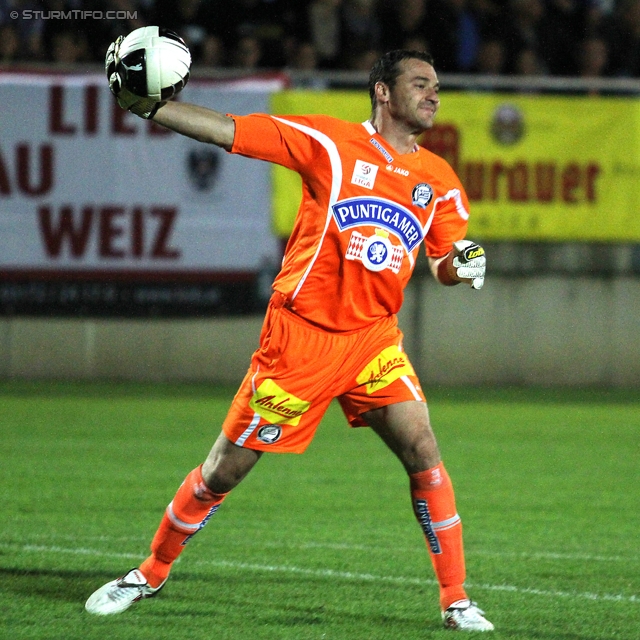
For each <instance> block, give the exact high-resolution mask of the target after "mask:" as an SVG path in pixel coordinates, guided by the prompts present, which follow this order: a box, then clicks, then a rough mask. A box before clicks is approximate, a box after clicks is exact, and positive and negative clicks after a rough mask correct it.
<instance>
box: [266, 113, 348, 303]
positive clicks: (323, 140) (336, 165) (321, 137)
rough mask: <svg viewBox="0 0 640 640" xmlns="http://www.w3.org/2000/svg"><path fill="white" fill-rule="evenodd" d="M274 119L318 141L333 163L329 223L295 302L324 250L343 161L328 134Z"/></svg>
mask: <svg viewBox="0 0 640 640" xmlns="http://www.w3.org/2000/svg"><path fill="white" fill-rule="evenodd" d="M272 117H273V119H274V120H277V121H278V122H282V123H284V124H288V125H289V126H290V127H293V128H294V129H298V130H299V131H302V132H303V133H306V134H307V135H308V136H310V137H312V138H313V139H314V140H317V141H318V142H319V143H320V144H321V145H322V146H323V147H324V148H325V149H326V150H327V153H328V154H329V162H330V163H331V174H332V178H331V194H330V195H329V207H328V209H327V221H326V223H325V225H324V231H323V232H322V236H321V237H320V242H319V243H318V248H317V249H316V252H315V254H314V255H313V258H311V262H310V263H309V266H308V267H307V269H306V271H305V272H304V274H303V276H302V278H301V279H300V282H299V283H298V286H297V287H296V289H295V291H294V292H293V295H292V296H291V299H292V300H293V299H295V297H296V296H297V295H298V293H299V291H300V289H301V287H302V285H303V284H304V282H305V280H306V279H307V276H308V275H309V272H310V271H311V269H312V268H313V265H314V264H315V262H316V260H317V258H318V254H319V253H320V249H321V248H322V243H323V242H324V237H325V236H326V235H327V229H328V228H329V224H330V223H331V218H332V217H333V214H332V207H333V205H334V204H335V203H336V202H337V201H338V195H339V194H340V187H341V186H342V160H341V159H340V154H339V153H338V147H337V146H336V143H335V142H334V141H333V140H332V139H331V138H329V136H327V135H326V134H324V133H322V132H321V131H318V130H317V129H312V128H311V127H307V126H306V125H304V124H299V123H297V122H291V121H290V120H285V119H284V118H278V117H276V116H272Z"/></svg>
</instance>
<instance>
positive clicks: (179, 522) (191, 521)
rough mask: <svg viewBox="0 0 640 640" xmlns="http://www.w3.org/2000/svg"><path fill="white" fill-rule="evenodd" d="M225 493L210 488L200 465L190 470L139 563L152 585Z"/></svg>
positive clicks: (160, 579)
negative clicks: (149, 548) (148, 550)
mask: <svg viewBox="0 0 640 640" xmlns="http://www.w3.org/2000/svg"><path fill="white" fill-rule="evenodd" d="M226 496H227V494H226V493H222V494H216V493H213V492H212V491H210V490H209V488H208V487H207V486H206V484H205V483H204V480H203V478H202V467H201V466H200V467H197V468H196V469H194V470H193V471H192V472H191V473H189V475H188V476H187V477H186V478H185V480H184V482H183V483H182V485H181V486H180V488H179V489H178V491H177V493H176V495H175V496H174V498H173V500H172V502H171V503H170V504H169V506H168V507H167V509H166V511H165V513H164V516H163V517H162V520H161V522H160V526H159V527H158V530H157V531H156V534H155V536H154V538H153V541H152V543H151V555H150V556H149V557H148V558H147V559H146V560H145V561H144V562H143V563H142V564H141V565H140V571H142V573H143V574H144V576H145V578H146V579H147V581H148V582H149V585H150V586H151V587H158V586H160V584H162V583H163V582H164V581H165V580H166V579H167V577H168V576H169V571H170V570H171V565H172V564H173V563H174V561H175V560H176V559H177V557H178V556H179V555H180V554H181V553H182V550H183V549H184V547H185V545H186V544H187V542H189V540H191V538H192V537H193V536H194V535H195V534H196V533H198V531H200V529H202V528H203V527H204V526H205V524H207V522H208V521H209V519H210V518H211V516H212V515H213V514H214V513H215V512H216V511H217V510H218V508H219V507H220V505H221V504H222V501H223V500H224V499H225V497H226Z"/></svg>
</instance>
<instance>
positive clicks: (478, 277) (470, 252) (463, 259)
mask: <svg viewBox="0 0 640 640" xmlns="http://www.w3.org/2000/svg"><path fill="white" fill-rule="evenodd" d="M453 251H454V258H453V262H452V264H453V267H454V269H455V273H456V276H457V277H458V278H459V279H460V280H461V281H463V282H468V283H469V284H470V285H471V288H472V289H482V285H483V284H484V276H485V272H486V270H487V259H486V257H485V254H484V249H483V248H482V247H481V246H480V245H479V244H476V243H475V242H472V241H471V240H458V242H454V243H453Z"/></svg>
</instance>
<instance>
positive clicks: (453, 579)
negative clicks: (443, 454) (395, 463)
mask: <svg viewBox="0 0 640 640" xmlns="http://www.w3.org/2000/svg"><path fill="white" fill-rule="evenodd" d="M409 479H410V481H411V499H412V502H413V510H414V512H415V514H416V518H417V519H418V522H419V523H420V526H421V527H422V531H423V532H424V535H425V539H426V542H427V547H428V549H429V555H430V556H431V562H432V564H433V568H434V570H435V573H436V578H437V579H438V583H439V584H440V607H441V608H442V609H443V610H444V609H446V608H447V607H449V606H451V605H452V604H453V603H454V602H455V601H456V600H462V599H463V598H466V597H467V594H466V592H465V590H464V586H463V583H464V580H465V577H466V572H465V566H464V549H463V546H462V523H461V521H460V516H458V512H457V510H456V501H455V496H454V494H453V485H452V484H451V479H450V478H449V474H448V473H447V471H446V469H445V468H444V465H443V464H442V462H441V463H440V464H438V466H436V467H433V468H431V469H427V470H426V471H420V472H419V473H414V474H411V475H410V476H409Z"/></svg>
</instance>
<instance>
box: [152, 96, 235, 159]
mask: <svg viewBox="0 0 640 640" xmlns="http://www.w3.org/2000/svg"><path fill="white" fill-rule="evenodd" d="M152 119H153V121H154V122H157V123H158V124H160V125H162V126H163V127H167V129H171V130H172V131H175V132H177V133H180V134H182V135H183V136H188V137H189V138H193V139H194V140H199V141H200V142H208V143H211V144H215V145H218V146H219V147H222V148H224V149H227V151H228V150H230V149H231V147H232V145H233V137H234V135H235V132H236V125H235V122H234V121H233V118H230V117H229V116H227V115H225V114H224V113H220V112H219V111H214V110H213V109H207V108H206V107H200V106H198V105H195V104H189V103H186V102H164V103H161V105H160V106H159V108H158V110H157V111H156V113H155V115H153V116H152Z"/></svg>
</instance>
